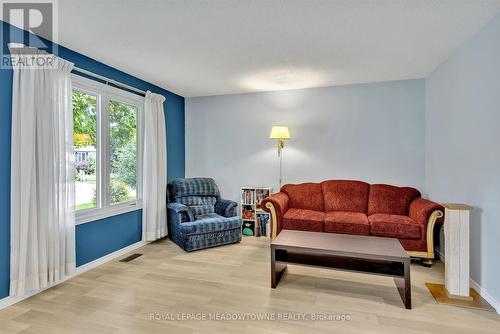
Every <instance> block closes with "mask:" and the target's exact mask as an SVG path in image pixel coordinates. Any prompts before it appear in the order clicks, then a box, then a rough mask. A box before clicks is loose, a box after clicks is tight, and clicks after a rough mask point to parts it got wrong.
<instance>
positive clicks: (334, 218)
mask: <svg viewBox="0 0 500 334" xmlns="http://www.w3.org/2000/svg"><path fill="white" fill-rule="evenodd" d="M325 232H333V233H347V234H358V235H370V224H369V223H368V218H367V217H366V215H365V214H364V213H361V212H349V211H331V212H327V213H326V216H325Z"/></svg>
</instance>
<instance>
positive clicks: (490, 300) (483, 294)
mask: <svg viewBox="0 0 500 334" xmlns="http://www.w3.org/2000/svg"><path fill="white" fill-rule="evenodd" d="M470 286H471V288H474V290H476V291H477V293H479V295H480V296H481V297H483V298H484V299H485V300H486V301H487V302H488V303H490V305H491V306H493V308H494V309H495V310H496V311H497V313H498V314H500V303H499V302H498V301H497V300H496V299H495V298H493V296H492V295H490V294H489V293H488V292H486V290H484V289H483V288H481V286H480V285H479V284H477V283H476V281H474V280H473V279H472V278H471V279H470Z"/></svg>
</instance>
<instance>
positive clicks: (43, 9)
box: [0, 0, 58, 68]
mask: <svg viewBox="0 0 500 334" xmlns="http://www.w3.org/2000/svg"><path fill="white" fill-rule="evenodd" d="M0 18H1V19H2V21H4V22H7V23H9V24H5V25H4V29H3V31H2V35H1V37H0V38H1V45H2V50H1V57H2V60H1V65H0V67H1V68H12V67H13V66H16V64H19V61H21V63H22V65H23V66H29V67H30V68H36V67H42V66H47V65H49V66H50V65H51V64H49V63H48V62H49V61H53V58H54V57H53V56H51V55H57V44H56V43H57V41H58V38H57V0H31V1H27V0H0ZM40 37H42V38H44V39H42V38H40ZM47 40H48V41H53V42H54V43H50V42H47ZM21 55H22V56H21ZM28 55H30V57H28Z"/></svg>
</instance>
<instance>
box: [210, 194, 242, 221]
mask: <svg viewBox="0 0 500 334" xmlns="http://www.w3.org/2000/svg"><path fill="white" fill-rule="evenodd" d="M237 207H238V203H236V202H235V201H231V200H228V199H220V198H219V199H218V200H217V202H216V203H215V213H216V214H218V215H221V216H223V217H234V216H236V208H237Z"/></svg>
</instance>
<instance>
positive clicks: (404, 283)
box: [394, 260, 411, 309]
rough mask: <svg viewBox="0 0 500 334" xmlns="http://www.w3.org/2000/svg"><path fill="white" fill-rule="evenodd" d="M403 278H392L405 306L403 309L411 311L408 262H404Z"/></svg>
mask: <svg viewBox="0 0 500 334" xmlns="http://www.w3.org/2000/svg"><path fill="white" fill-rule="evenodd" d="M403 265H404V277H401V278H399V277H397V278H394V282H395V283H396V286H397V287H398V291H399V295H400V296H401V299H402V300H403V303H404V304H405V308H407V309H411V281H410V261H409V260H408V261H405V262H404V263H403Z"/></svg>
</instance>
